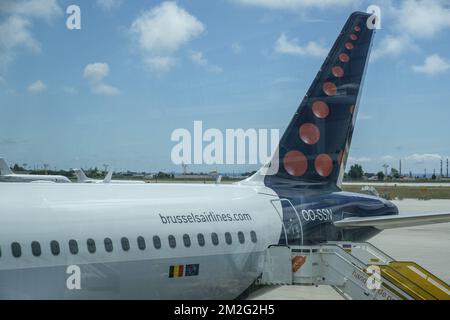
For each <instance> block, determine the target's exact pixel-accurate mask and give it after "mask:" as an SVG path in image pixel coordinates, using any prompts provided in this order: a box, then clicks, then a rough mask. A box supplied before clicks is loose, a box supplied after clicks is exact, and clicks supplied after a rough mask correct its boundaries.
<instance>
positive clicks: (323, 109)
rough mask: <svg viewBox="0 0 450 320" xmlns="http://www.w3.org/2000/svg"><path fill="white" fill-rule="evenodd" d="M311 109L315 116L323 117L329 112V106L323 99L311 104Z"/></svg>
mask: <svg viewBox="0 0 450 320" xmlns="http://www.w3.org/2000/svg"><path fill="white" fill-rule="evenodd" d="M312 111H313V113H314V115H315V116H316V117H317V118H320V119H325V118H326V117H328V115H329V114H330V108H329V107H328V105H327V104H326V103H325V102H323V101H316V102H314V103H313V105H312Z"/></svg>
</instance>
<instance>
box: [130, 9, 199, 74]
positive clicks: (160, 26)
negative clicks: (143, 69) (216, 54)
mask: <svg viewBox="0 0 450 320" xmlns="http://www.w3.org/2000/svg"><path fill="white" fill-rule="evenodd" d="M204 30H205V27H204V25H203V24H202V23H201V22H200V21H199V20H198V19H197V18H196V17H194V16H192V15H191V14H189V13H188V12H187V11H186V10H184V9H183V8H181V7H179V6H178V5H177V4H176V3H175V2H163V3H162V4H161V5H159V6H157V7H154V8H153V9H151V10H149V11H145V12H144V13H142V14H141V15H140V16H139V17H138V18H137V19H136V20H134V21H133V23H132V24H131V28H130V31H131V34H132V35H133V36H134V37H135V38H136V41H137V43H138V46H139V48H140V51H141V54H142V56H143V60H144V62H145V63H146V64H147V65H149V66H151V67H152V66H153V67H156V69H159V70H166V71H167V70H168V69H170V68H171V67H172V66H173V65H174V61H175V58H173V55H174V54H175V52H177V51H178V50H179V49H180V48H181V47H182V46H183V45H185V44H187V43H188V42H189V41H191V40H192V39H193V38H195V37H198V36H199V35H200V34H202V33H203V31H204Z"/></svg>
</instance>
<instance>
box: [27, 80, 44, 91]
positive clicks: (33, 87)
mask: <svg viewBox="0 0 450 320" xmlns="http://www.w3.org/2000/svg"><path fill="white" fill-rule="evenodd" d="M45 89H47V85H46V84H45V83H44V82H43V81H42V80H37V81H35V82H33V83H32V84H30V85H29V86H28V91H29V92H32V93H39V92H42V91H44V90H45Z"/></svg>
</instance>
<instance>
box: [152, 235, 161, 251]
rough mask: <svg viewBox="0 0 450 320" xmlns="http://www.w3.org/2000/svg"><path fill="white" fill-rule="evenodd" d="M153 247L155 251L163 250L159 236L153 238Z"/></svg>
mask: <svg viewBox="0 0 450 320" xmlns="http://www.w3.org/2000/svg"><path fill="white" fill-rule="evenodd" d="M153 246H154V247H155V249H161V239H160V238H159V237H158V236H154V237H153Z"/></svg>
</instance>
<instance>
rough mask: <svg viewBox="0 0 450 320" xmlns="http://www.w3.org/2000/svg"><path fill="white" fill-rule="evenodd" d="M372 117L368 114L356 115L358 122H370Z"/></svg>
mask: <svg viewBox="0 0 450 320" xmlns="http://www.w3.org/2000/svg"><path fill="white" fill-rule="evenodd" d="M372 118H373V117H372V116H371V115H370V114H366V113H362V112H361V113H360V114H358V120H372Z"/></svg>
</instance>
